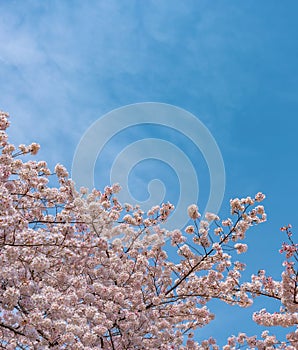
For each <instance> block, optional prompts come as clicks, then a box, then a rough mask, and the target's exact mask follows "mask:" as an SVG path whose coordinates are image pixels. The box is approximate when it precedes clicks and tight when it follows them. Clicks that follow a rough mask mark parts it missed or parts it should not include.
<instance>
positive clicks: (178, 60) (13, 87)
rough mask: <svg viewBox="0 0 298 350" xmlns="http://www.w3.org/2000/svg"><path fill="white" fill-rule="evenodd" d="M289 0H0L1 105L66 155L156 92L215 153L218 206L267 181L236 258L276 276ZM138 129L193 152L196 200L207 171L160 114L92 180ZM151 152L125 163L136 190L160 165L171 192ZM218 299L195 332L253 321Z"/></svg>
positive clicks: (293, 17) (293, 172) (291, 206)
mask: <svg viewBox="0 0 298 350" xmlns="http://www.w3.org/2000/svg"><path fill="white" fill-rule="evenodd" d="M297 10H298V4H297V2H296V1H294V0H293V1H291V0H288V1H286V2H279V1H272V0H263V1H262V2H260V1H257V0H255V1H245V2H244V1H242V2H236V1H212V2H210V1H207V0H206V1H202V0H201V1H191V0H190V1H185V2H182V1H173V0H171V1H170V0H162V1H149V0H148V1H141V0H139V1H133V0H131V1H127V0H126V1H120V0H118V1H113V0H112V1H3V0H0V45H1V50H0V76H1V86H0V101H1V107H0V108H1V109H3V110H5V111H8V112H9V113H10V114H11V115H12V118H11V121H12V127H11V137H12V139H13V141H14V142H15V143H25V142H27V143H28V142H32V141H37V142H39V143H40V144H41V146H42V149H41V152H40V154H39V156H38V157H39V158H46V159H47V160H48V163H49V165H50V166H51V167H52V168H53V167H54V165H55V163H57V162H60V163H63V164H65V165H66V166H67V167H68V169H70V168H71V164H72V159H73V156H74V153H75V150H76V147H77V145H78V143H79V141H80V139H81V137H82V135H83V133H84V132H85V131H86V129H87V128H88V127H89V126H90V125H91V124H92V123H94V122H95V121H96V120H98V118H100V117H101V116H103V115H105V114H106V113H109V112H110V111H112V110H114V109H116V108H120V107H122V106H125V105H129V104H134V103H140V102H150V101H153V102H161V103H167V104H172V105H175V106H178V107H180V108H183V109H185V110H186V111H189V112H190V113H192V114H193V115H195V116H196V117H197V118H199V119H200V120H201V121H202V122H203V123H204V124H205V126H206V127H207V128H208V129H209V131H210V132H211V134H212V135H213V137H214V138H215V140H216V142H217V144H218V146H219V148H220V150H221V153H222V156H223V159H224V164H225V169H226V192H225V197H224V203H226V204H225V205H223V207H222V210H221V214H222V216H224V215H225V214H227V204H228V201H229V199H230V198H232V197H236V196H238V197H240V196H246V195H254V194H255V193H256V192H258V191H262V192H264V193H265V194H266V195H267V199H266V202H265V206H266V210H267V213H268V222H267V223H266V224H263V225H262V226H260V227H259V228H257V229H252V230H251V232H250V234H249V235H248V239H247V240H248V243H249V250H248V252H247V254H246V255H245V256H243V260H245V261H247V262H248V263H249V264H250V267H249V268H248V275H249V274H250V273H253V272H256V271H257V270H258V269H259V268H264V269H266V270H267V271H268V272H269V271H270V272H271V273H272V274H273V275H274V276H275V277H276V278H278V277H279V275H280V271H281V270H280V262H281V259H280V257H279V254H278V252H277V250H278V248H279V244H280V243H281V242H282V241H283V236H282V234H281V233H279V228H280V226H282V225H285V224H288V223H292V224H293V226H294V231H295V228H296V227H297V206H296V196H297V194H298V185H297V181H296V180H297V170H298V169H297V168H298V165H297V155H296V152H297V148H298V147H297V131H298V119H297V112H298V97H297V96H298V66H297V61H298V41H297V35H298V22H297ZM142 137H155V138H165V139H166V140H169V141H171V142H175V143H176V145H177V146H178V147H179V148H181V149H182V150H183V151H184V152H185V153H186V154H188V156H189V158H190V159H191V160H192V161H193V162H197V165H196V167H197V172H198V174H199V185H200V197H199V206H201V207H203V206H204V205H205V204H206V201H207V198H208V190H209V188H208V186H209V185H210V183H209V176H208V168H207V166H206V164H205V163H204V158H203V157H202V155H201V154H200V152H199V151H198V150H196V149H194V147H193V145H192V144H190V143H189V141H187V140H185V139H183V138H182V137H181V135H180V136H179V135H177V134H175V133H173V131H169V130H165V129H162V128H159V129H158V128H157V127H156V126H152V127H150V128H148V127H147V128H144V127H141V126H140V127H139V129H137V128H135V129H132V130H130V131H128V132H127V133H124V132H123V133H119V135H117V138H116V140H114V142H112V141H113V140H111V144H109V145H107V148H106V149H105V150H104V152H105V153H104V152H103V156H102V160H101V161H100V160H99V161H98V164H97V167H96V174H95V178H96V179H95V182H96V184H98V186H99V187H101V188H103V187H104V186H105V185H106V184H107V183H108V181H109V171H110V166H111V162H110V160H109V159H110V158H111V157H113V156H115V155H117V153H119V151H121V149H122V147H125V146H126V145H129V144H130V143H131V142H134V141H136V140H137V139H140V138H142ZM152 162H154V161H152ZM152 162H151V163H150V162H149V163H148V164H147V165H146V164H145V162H144V164H143V163H142V164H139V165H138V166H137V167H136V168H135V169H134V170H135V173H134V174H133V175H132V179H131V183H132V184H133V186H132V187H133V189H132V192H134V193H135V195H136V196H140V198H141V199H144V198H145V197H146V191H145V190H144V183H147V182H148V181H150V179H152V177H154V178H155V177H159V178H161V180H163V182H164V184H165V186H166V187H167V184H168V185H170V186H168V188H167V197H166V199H169V200H170V201H174V202H175V199H176V197H177V189H176V185H179V181H178V180H179V179H177V176H176V175H175V172H174V171H173V170H171V169H169V168H167V166H166V165H164V164H157V163H152ZM155 162H156V161H155ZM142 166H144V167H143V168H142ZM159 167H160V168H159ZM143 197H144V198H143ZM216 307H217V308H218V310H219V316H218V319H217V320H216V321H214V322H213V324H212V325H211V326H208V328H206V329H204V330H203V331H202V332H203V333H200V334H198V337H201V336H208V335H210V334H213V335H215V336H216V335H218V337H219V338H220V340H221V341H223V339H224V338H225V337H227V336H228V335H229V334H231V333H237V332H238V331H240V330H244V331H247V332H248V333H254V332H256V329H257V328H256V327H255V326H254V324H253V323H252V321H250V320H249V314H250V313H251V312H252V310H253V309H248V310H245V311H244V312H242V313H240V311H238V310H235V311H233V310H231V309H230V308H228V309H227V308H226V307H221V306H220V305H217V306H216ZM258 307H260V304H259V303H257V305H256V309H257V308H258ZM269 307H271V306H270V305H269ZM233 312H235V314H233ZM227 314H228V315H229V317H230V318H231V319H227ZM233 315H234V316H233ZM240 315H241V316H240ZM245 315H246V316H245ZM247 315H248V316H247ZM242 317H247V318H248V321H245V320H242ZM239 318H241V324H240V323H239ZM225 320H226V322H225ZM227 321H228V322H227ZM214 333H216V334H214Z"/></svg>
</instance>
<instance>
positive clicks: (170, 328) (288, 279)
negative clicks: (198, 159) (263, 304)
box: [0, 112, 298, 350]
mask: <svg viewBox="0 0 298 350" xmlns="http://www.w3.org/2000/svg"><path fill="white" fill-rule="evenodd" d="M8 126H9V121H8V115H7V114H6V113H3V112H1V113H0V145H1V149H2V153H1V155H0V264H1V271H0V310H1V312H0V346H1V348H4V349H9V350H12V349H48V348H51V349H75V350H76V349H87V350H89V349H90V350H91V349H114V350H116V349H117V350H123V349H127V350H128V349H148V350H149V349H160V350H170V349H180V350H183V349H188V350H199V349H212V348H213V349H218V348H219V347H218V345H217V344H216V341H215V340H214V339H212V338H211V339H208V340H204V341H203V342H201V343H199V342H197V341H196V340H195V338H194V331H195V330H196V329H197V328H200V327H204V326H205V325H207V324H208V323H209V322H211V321H212V320H213V319H214V317H215V315H214V314H213V313H212V312H211V311H210V310H209V309H208V307H207V306H208V302H209V301H210V300H212V299H219V300H222V301H223V302H225V303H228V304H231V305H239V306H241V307H248V306H250V305H251V304H252V302H253V298H255V297H257V296H260V295H264V296H268V297H273V298H275V299H277V300H280V302H281V304H282V306H283V309H282V310H281V311H280V312H279V313H275V314H269V313H268V312H267V311H266V310H261V311H260V312H259V313H257V314H255V315H254V316H253V317H254V320H255V321H256V322H257V323H259V324H262V325H266V326H271V325H281V326H284V327H295V326H297V318H298V317H297V289H298V288H297V269H295V259H297V245H295V244H294V242H293V240H292V236H291V233H290V231H289V228H287V229H285V231H286V232H287V233H288V237H289V243H287V244H286V243H285V244H284V245H283V247H282V250H281V253H284V252H285V253H286V261H285V264H284V265H285V271H284V272H283V275H282V280H281V281H274V280H273V279H272V278H271V277H270V276H269V277H267V276H266V274H265V271H263V270H260V272H259V274H258V275H255V276H252V280H251V282H247V283H243V282H242V281H241V272H242V271H243V270H244V268H245V266H244V264H242V263H241V262H239V261H237V260H235V254H233V253H234V252H235V253H236V256H237V254H242V253H245V251H246V250H247V245H246V244H245V243H243V240H244V239H245V235H246V232H247V230H248V229H249V228H251V227H252V226H254V225H258V224H260V223H262V222H264V221H265V220H266V214H265V211H264V207H263V206H262V205H260V202H262V201H263V199H264V198H265V196H264V195H263V194H262V193H258V194H257V195H256V196H255V197H254V198H251V197H246V198H243V199H238V198H236V199H233V200H231V202H230V206H231V215H232V216H231V218H225V219H220V218H219V217H218V216H217V215H215V214H213V213H206V215H205V217H203V218H202V215H201V213H200V212H199V209H198V207H197V205H196V204H193V205H190V206H189V208H188V215H189V218H190V219H191V220H192V221H191V223H190V225H189V226H187V227H186V228H185V232H182V231H181V230H173V231H167V230H166V229H165V228H163V227H164V226H163V225H161V224H164V222H165V221H166V220H167V218H168V217H169V215H170V214H171V212H172V211H173V210H174V206H173V205H172V204H170V203H163V204H162V205H160V206H155V207H153V208H151V209H150V210H149V211H148V212H147V213H144V212H143V211H142V210H141V208H139V207H133V206H131V205H130V204H123V205H122V204H121V203H120V202H119V201H118V199H117V193H118V192H119V190H120V186H119V185H118V184H115V185H112V186H107V187H105V188H104V190H103V191H100V190H98V189H93V190H92V191H90V192H89V191H88V190H87V189H86V188H81V189H80V191H77V190H76V188H75V185H74V183H73V181H72V180H71V179H70V178H69V174H68V172H67V170H66V169H65V168H64V167H63V166H62V165H60V164H57V166H56V167H55V170H54V173H52V172H51V171H50V170H49V168H48V166H47V163H46V162H45V161H39V162H36V161H33V160H28V161H24V160H23V158H24V157H23V155H26V154H27V155H30V154H31V155H34V154H36V153H37V152H38V149H39V145H37V144H36V143H32V144H31V145H27V146H26V145H20V146H19V147H18V148H17V147H15V146H14V145H12V144H10V143H9V141H8V136H7V133H6V129H7V128H8ZM53 175H55V176H56V177H57V179H58V183H59V185H58V187H54V186H50V182H51V177H52V176H53ZM169 242H170V244H171V245H172V247H174V248H175V250H176V253H177V254H176V259H177V261H175V260H174V259H172V258H170V257H169V256H168V253H167V248H168V244H169ZM297 337H298V335H297V330H296V332H295V331H292V332H289V334H288V337H287V340H286V341H284V342H281V341H279V340H277V339H276V338H275V337H274V336H271V335H269V333H268V332H264V333H263V334H262V337H261V338H262V339H260V340H258V339H257V337H255V336H253V337H249V336H247V335H246V334H244V333H241V334H239V335H238V336H235V337H234V336H233V337H231V338H229V339H228V341H227V345H225V347H224V349H225V350H230V349H236V348H237V346H242V345H243V344H246V345H247V346H248V347H250V348H260V349H264V348H266V349H271V348H274V346H275V345H276V344H278V345H279V346H280V347H281V348H287V349H295V348H297V344H298V340H297Z"/></svg>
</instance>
